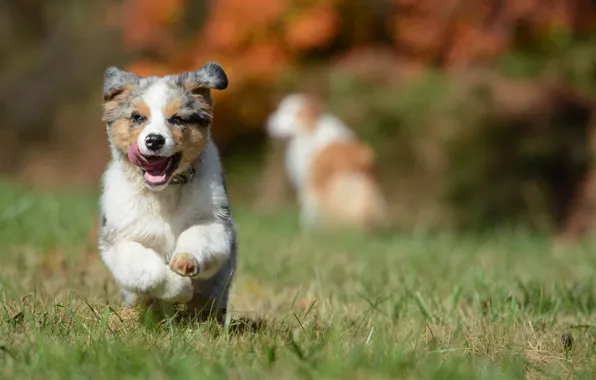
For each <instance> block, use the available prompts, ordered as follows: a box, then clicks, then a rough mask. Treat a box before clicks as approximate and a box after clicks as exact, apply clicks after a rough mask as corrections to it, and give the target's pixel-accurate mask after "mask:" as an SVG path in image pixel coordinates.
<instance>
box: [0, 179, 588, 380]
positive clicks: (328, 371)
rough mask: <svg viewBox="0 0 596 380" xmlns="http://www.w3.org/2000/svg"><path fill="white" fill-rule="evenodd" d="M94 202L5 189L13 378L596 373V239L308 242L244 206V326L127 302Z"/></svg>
mask: <svg viewBox="0 0 596 380" xmlns="http://www.w3.org/2000/svg"><path fill="white" fill-rule="evenodd" d="M232 201H234V200H232ZM233 204H234V203H233ZM95 206H96V197H95V195H94V194H62V195H51V194H41V193H34V192H31V191H28V190H26V189H21V188H15V187H14V186H12V185H9V184H6V183H4V184H0V248H1V252H2V254H1V256H0V302H1V304H0V305H1V306H0V377H1V378H31V379H35V378H43V379H46V380H47V379H64V378H77V379H79V378H81V379H82V378H85V379H91V378H94V379H95V378H111V379H116V378H117V379H120V378H150V379H160V378H231V379H247V378H255V379H279V378H284V379H294V378H309V379H310V378H342V379H361V378H363V379H364V378H365V379H367V380H371V379H385V378H387V379H388V378H395V377H397V376H398V377H400V378H405V379H420V378H424V379H439V378H441V379H442V378H449V379H452V378H457V379H480V378H484V379H519V378H528V379H536V378H569V377H572V378H586V379H588V378H590V377H591V373H593V372H594V371H595V370H596V360H595V358H596V355H595V354H596V352H595V348H594V347H595V346H594V344H595V338H596V329H595V327H596V326H595V325H593V323H592V322H591V321H593V320H594V315H595V310H596V289H595V287H594V283H593V281H592V279H593V278H594V268H595V266H594V264H595V262H596V258H595V257H594V256H593V253H592V252H593V245H591V244H589V243H586V244H584V245H581V246H575V247H555V246H551V245H550V244H549V242H548V241H547V240H546V239H544V238H542V237H539V236H529V235H528V234H525V233H520V232H494V233H493V234H491V235H486V236H452V235H433V236H427V235H425V234H423V233H420V234H417V235H416V234H415V235H412V236H405V235H399V234H396V235H391V236H378V237H374V238H366V237H364V236H359V235H343V236H340V235H333V236H323V235H315V234H311V235H306V234H300V233H298V232H297V223H296V221H295V219H296V218H295V214H294V213H292V212H281V211H280V213H279V214H276V215H271V216H262V215H261V216H260V215H255V214H252V213H249V212H243V211H242V210H241V208H240V207H235V208H234V209H233V211H234V212H235V216H236V219H237V224H238V227H239V233H240V267H239V270H238V275H237V280H236V282H235V284H234V289H233V298H232V305H231V306H232V307H231V310H232V313H231V319H229V320H228V321H227V322H226V324H225V325H224V326H216V325H209V324H193V323H190V324H178V323H176V322H174V321H172V320H165V321H155V320H153V319H151V318H150V316H147V315H145V314H143V313H141V312H137V311H131V310H125V309H122V308H120V307H119V306H118V301H119V299H118V291H117V289H116V288H115V286H114V284H113V282H112V280H111V278H110V277H109V275H108V273H107V271H106V270H105V268H104V267H103V264H102V263H101V262H100V261H99V256H98V254H97V252H96V249H95V247H94V245H93V244H90V243H89V242H88V229H89V227H90V226H91V225H92V222H93V220H94V219H93V218H94V217H95ZM567 331H569V332H570V333H571V335H572V336H573V343H572V344H571V345H570V344H569V343H566V346H567V347H568V349H567V350H566V349H565V344H563V343H562V341H561V336H562V335H563V334H564V333H565V332H567Z"/></svg>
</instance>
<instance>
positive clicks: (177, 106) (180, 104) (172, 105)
mask: <svg viewBox="0 0 596 380" xmlns="http://www.w3.org/2000/svg"><path fill="white" fill-rule="evenodd" d="M182 108H184V98H181V97H176V98H174V99H170V100H169V101H168V103H166V106H165V108H164V110H163V113H164V116H165V118H166V120H168V119H169V118H171V117H172V116H175V115H177V114H178V113H179V112H180V110H181V109H182Z"/></svg>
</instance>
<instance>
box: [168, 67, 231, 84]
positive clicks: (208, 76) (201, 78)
mask: <svg viewBox="0 0 596 380" xmlns="http://www.w3.org/2000/svg"><path fill="white" fill-rule="evenodd" d="M178 79H179V81H180V84H181V85H182V86H184V87H185V88H187V89H188V90H190V91H193V90H196V89H199V88H209V89H215V90H225V89H226V88H228V77H227V76H226V73H225V72H224V70H223V69H222V67H221V66H220V65H219V64H217V63H215V62H208V63H206V64H205V66H203V67H201V68H200V69H199V70H197V71H192V72H186V73H182V74H180V75H179V76H178Z"/></svg>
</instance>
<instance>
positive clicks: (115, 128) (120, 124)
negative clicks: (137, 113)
mask: <svg viewBox="0 0 596 380" xmlns="http://www.w3.org/2000/svg"><path fill="white" fill-rule="evenodd" d="M142 131H143V128H142V127H137V126H133V125H132V123H131V122H130V120H128V119H119V120H116V121H115V122H114V123H113V124H112V126H111V127H110V134H111V137H112V144H114V146H115V147H116V148H117V149H118V150H119V151H121V152H123V153H127V152H128V148H130V146H131V145H132V144H133V143H134V142H135V141H137V138H138V137H139V134H140V133H141V132H142Z"/></svg>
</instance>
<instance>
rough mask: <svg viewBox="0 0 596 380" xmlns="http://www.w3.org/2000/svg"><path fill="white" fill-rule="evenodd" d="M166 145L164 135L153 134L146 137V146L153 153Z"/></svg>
mask: <svg viewBox="0 0 596 380" xmlns="http://www.w3.org/2000/svg"><path fill="white" fill-rule="evenodd" d="M165 143H166V139H165V137H163V136H162V135H156V134H155V133H151V134H150V135H147V137H145V145H146V146H147V149H149V150H152V151H154V152H155V151H157V150H160V149H161V148H162V147H163V146H164V145H165Z"/></svg>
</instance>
